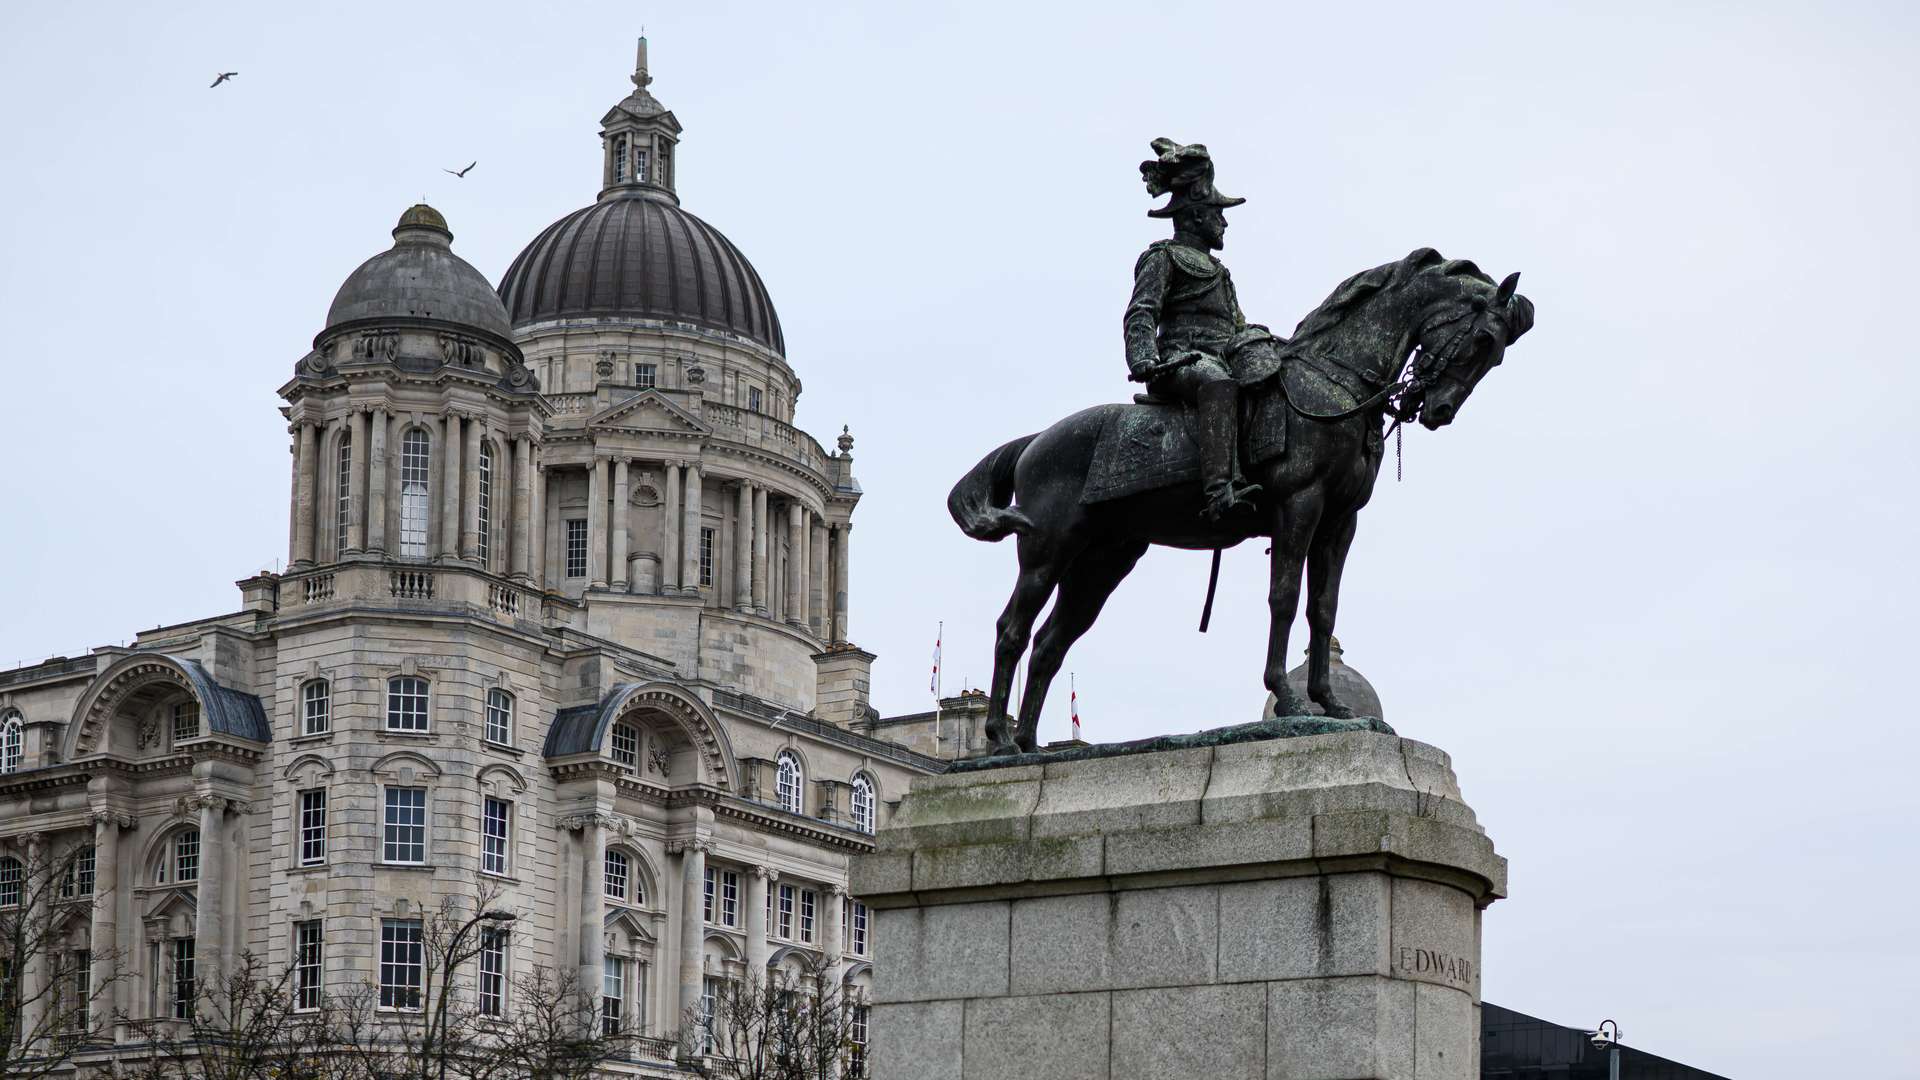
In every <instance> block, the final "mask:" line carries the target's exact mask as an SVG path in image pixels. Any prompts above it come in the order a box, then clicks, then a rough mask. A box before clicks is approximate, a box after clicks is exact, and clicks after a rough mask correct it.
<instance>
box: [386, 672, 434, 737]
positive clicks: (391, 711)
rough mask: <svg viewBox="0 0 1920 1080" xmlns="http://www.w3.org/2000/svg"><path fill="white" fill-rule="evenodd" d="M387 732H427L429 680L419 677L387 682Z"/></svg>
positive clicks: (405, 677) (410, 676)
mask: <svg viewBox="0 0 1920 1080" xmlns="http://www.w3.org/2000/svg"><path fill="white" fill-rule="evenodd" d="M387 730H388V731H425V730H427V680H425V679H423V678H421V677H419V676H418V675H396V676H394V677H393V678H391V679H388V680H387Z"/></svg>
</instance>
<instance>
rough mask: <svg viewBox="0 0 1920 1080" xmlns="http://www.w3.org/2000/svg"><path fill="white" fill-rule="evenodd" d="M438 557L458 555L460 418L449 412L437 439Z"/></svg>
mask: <svg viewBox="0 0 1920 1080" xmlns="http://www.w3.org/2000/svg"><path fill="white" fill-rule="evenodd" d="M440 464H441V472H440V477H441V479H440V557H441V558H442V559H454V558H458V557H459V555H460V414H459V413H456V412H453V411H451V410H449V411H448V412H447V419H446V424H445V425H444V428H443V432H442V434H441V436H440Z"/></svg>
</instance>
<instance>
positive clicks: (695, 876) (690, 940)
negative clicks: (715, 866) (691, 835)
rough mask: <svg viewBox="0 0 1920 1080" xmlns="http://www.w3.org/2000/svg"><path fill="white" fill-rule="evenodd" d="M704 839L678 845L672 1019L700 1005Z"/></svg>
mask: <svg viewBox="0 0 1920 1080" xmlns="http://www.w3.org/2000/svg"><path fill="white" fill-rule="evenodd" d="M711 847H712V844H711V843H710V842H708V841H705V840H687V841H683V842H682V844H681V858H680V874H681V878H680V1009H679V1011H678V1012H677V1013H676V1014H675V1015H676V1016H685V1015H686V1014H687V1010H688V1009H691V1008H693V1007H695V1006H697V1005H699V1004H700V980H701V978H702V976H704V975H705V969H706V962H705V953H706V941H707V923H706V917H705V904H706V890H707V851H708V849H709V848H711Z"/></svg>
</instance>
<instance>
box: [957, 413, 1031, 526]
mask: <svg viewBox="0 0 1920 1080" xmlns="http://www.w3.org/2000/svg"><path fill="white" fill-rule="evenodd" d="M1037 437H1038V433H1037V432H1036V433H1035V434H1033V435H1023V436H1021V437H1020V438H1018V439H1015V440H1013V441H1012V442H1010V443H1008V444H1006V445H1005V446H1002V447H1001V448H1000V449H998V450H995V451H994V452H993V453H991V454H988V455H987V456H986V457H983V458H981V459H980V464H978V465H975V466H974V467H973V468H972V469H969V470H968V471H967V475H965V476H963V477H961V478H960V482H959V483H957V484H955V485H953V490H952V491H951V492H949V493H948V494H947V513H949V514H952V515H953V521H954V524H956V525H958V526H960V531H961V532H963V533H966V534H967V535H968V536H971V537H973V538H974V539H975V540H989V541H992V540H1004V539H1006V537H1007V535H1008V534H1010V533H1025V532H1031V531H1032V530H1033V519H1032V518H1030V517H1028V516H1027V515H1025V514H1023V513H1021V512H1020V511H1018V510H1015V509H1013V508H1012V506H1013V466H1014V463H1015V462H1017V461H1019V460H1020V452H1021V451H1022V450H1025V449H1026V448H1027V444H1028V443H1030V442H1032V441H1033V440H1034V439H1035V438H1037Z"/></svg>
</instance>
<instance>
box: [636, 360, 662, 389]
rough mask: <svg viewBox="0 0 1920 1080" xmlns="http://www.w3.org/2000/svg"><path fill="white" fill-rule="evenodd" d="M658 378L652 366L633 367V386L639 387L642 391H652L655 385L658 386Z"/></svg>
mask: <svg viewBox="0 0 1920 1080" xmlns="http://www.w3.org/2000/svg"><path fill="white" fill-rule="evenodd" d="M656 378H657V376H656V375H655V374H654V366H653V365H652V364H635V365H633V385H635V386H637V387H639V388H640V389H642V390H648V389H651V388H652V387H653V386H654V385H656V384H655V379H656Z"/></svg>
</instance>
